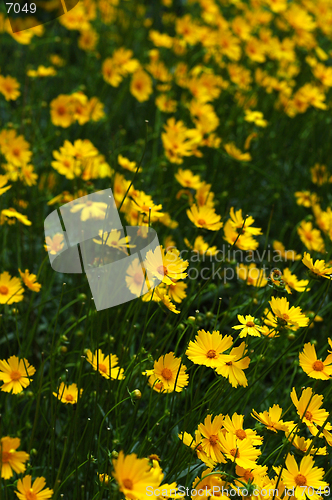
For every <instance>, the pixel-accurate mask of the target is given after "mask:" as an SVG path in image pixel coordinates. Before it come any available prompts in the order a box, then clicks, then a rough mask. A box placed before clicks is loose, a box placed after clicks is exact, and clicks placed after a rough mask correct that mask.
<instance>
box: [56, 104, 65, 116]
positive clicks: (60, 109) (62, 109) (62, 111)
mask: <svg viewBox="0 0 332 500" xmlns="http://www.w3.org/2000/svg"><path fill="white" fill-rule="evenodd" d="M58 114H59V115H61V116H62V115H64V114H66V108H65V107H64V106H59V107H58Z"/></svg>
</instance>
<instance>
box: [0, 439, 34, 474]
mask: <svg viewBox="0 0 332 500" xmlns="http://www.w3.org/2000/svg"><path fill="white" fill-rule="evenodd" d="M20 443H21V441H20V439H19V438H11V437H9V436H4V437H2V438H1V440H0V470H1V477H2V478H3V479H10V478H11V477H12V476H13V471H14V472H16V473H17V474H22V472H24V471H25V468H26V466H25V462H26V461H27V460H29V455H28V453H26V452H25V451H16V450H17V448H18V447H19V446H20Z"/></svg>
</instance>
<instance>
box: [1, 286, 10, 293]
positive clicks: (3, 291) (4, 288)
mask: <svg viewBox="0 0 332 500" xmlns="http://www.w3.org/2000/svg"><path fill="white" fill-rule="evenodd" d="M8 292H9V289H8V287H7V286H4V285H1V286H0V293H1V295H7V294H8Z"/></svg>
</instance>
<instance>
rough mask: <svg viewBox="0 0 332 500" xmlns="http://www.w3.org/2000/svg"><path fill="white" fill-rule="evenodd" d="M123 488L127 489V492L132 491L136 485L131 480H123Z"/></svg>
mask: <svg viewBox="0 0 332 500" xmlns="http://www.w3.org/2000/svg"><path fill="white" fill-rule="evenodd" d="M123 486H124V487H125V488H127V490H132V489H133V486H134V485H133V482H132V480H131V479H129V478H126V479H124V480H123Z"/></svg>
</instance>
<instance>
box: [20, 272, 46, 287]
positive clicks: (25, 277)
mask: <svg viewBox="0 0 332 500" xmlns="http://www.w3.org/2000/svg"><path fill="white" fill-rule="evenodd" d="M18 271H19V273H20V275H21V278H22V281H23V283H24V284H25V286H27V287H28V288H30V290H32V291H33V292H39V291H40V289H41V284H40V283H37V276H36V275H35V274H32V273H31V274H30V273H29V270H28V269H26V270H25V271H24V273H22V271H21V269H19V270H18Z"/></svg>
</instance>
